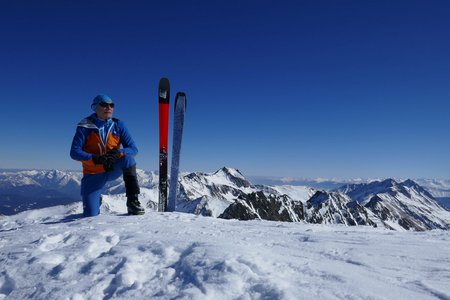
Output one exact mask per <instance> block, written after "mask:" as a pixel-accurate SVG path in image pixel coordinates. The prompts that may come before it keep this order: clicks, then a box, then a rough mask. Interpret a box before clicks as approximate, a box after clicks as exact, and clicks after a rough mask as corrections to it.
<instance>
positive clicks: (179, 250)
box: [0, 199, 450, 300]
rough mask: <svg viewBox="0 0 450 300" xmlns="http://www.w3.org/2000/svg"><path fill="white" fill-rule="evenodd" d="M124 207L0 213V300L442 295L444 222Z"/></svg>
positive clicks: (446, 245) (447, 235) (447, 238)
mask: <svg viewBox="0 0 450 300" xmlns="http://www.w3.org/2000/svg"><path fill="white" fill-rule="evenodd" d="M107 200H117V201H118V202H117V203H119V202H122V201H120V199H107ZM124 209H125V207H124V206H121V205H118V206H117V207H109V209H108V210H104V211H102V215H100V216H98V217H94V218H80V214H81V206H80V205H79V204H78V205H74V204H73V205H69V206H57V207H52V208H46V209H41V210H30V211H27V212H23V213H20V214H17V215H13V216H9V217H3V218H1V219H0V261H1V264H0V299H28V298H32V299H73V300H77V299H150V298H151V299H173V298H177V299H436V298H439V299H449V298H450V285H449V284H448V282H449V279H450V231H440V230H432V231H426V232H395V231H389V230H385V229H380V228H378V229H377V228H372V227H366V226H354V227H345V226H336V225H312V224H304V223H282V222H269V221H246V222H244V221H237V220H223V219H217V218H210V217H202V216H196V215H193V214H183V213H156V212H153V211H150V210H149V211H148V212H147V213H146V215H144V216H126V215H124V212H125V210H124Z"/></svg>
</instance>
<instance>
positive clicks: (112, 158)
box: [103, 149, 120, 172]
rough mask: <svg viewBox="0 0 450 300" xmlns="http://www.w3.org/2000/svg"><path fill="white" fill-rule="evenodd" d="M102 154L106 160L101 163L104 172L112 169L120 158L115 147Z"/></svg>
mask: <svg viewBox="0 0 450 300" xmlns="http://www.w3.org/2000/svg"><path fill="white" fill-rule="evenodd" d="M104 156H106V161H105V162H104V163H103V168H104V169H105V171H106V172H111V171H112V170H114V165H115V164H116V162H117V160H118V159H119V158H120V151H119V150H117V149H113V150H111V151H109V152H108V153H106V154H105V155H104Z"/></svg>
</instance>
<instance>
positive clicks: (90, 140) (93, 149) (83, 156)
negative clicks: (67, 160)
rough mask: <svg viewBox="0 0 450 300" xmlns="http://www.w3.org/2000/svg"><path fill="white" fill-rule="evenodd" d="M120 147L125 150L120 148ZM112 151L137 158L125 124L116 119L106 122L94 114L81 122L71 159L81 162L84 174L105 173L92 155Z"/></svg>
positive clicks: (134, 146) (78, 126) (135, 149)
mask: <svg viewBox="0 0 450 300" xmlns="http://www.w3.org/2000/svg"><path fill="white" fill-rule="evenodd" d="M120 145H122V146H123V148H122V149H121V148H120ZM112 149H117V150H119V151H120V156H121V157H123V156H124V155H131V156H135V155H136V154H137V153H138V149H137V147H136V144H135V143H134V141H133V138H132V137H131V135H130V133H129V132H128V129H127V128H126V127H125V124H124V123H123V122H122V121H120V120H119V119H116V118H111V119H108V120H106V121H104V120H100V119H98V118H97V115H96V114H95V113H94V114H92V115H90V116H89V117H87V118H84V119H83V120H81V121H80V122H79V123H78V125H77V129H76V132H75V136H74V137H73V141H72V147H71V149H70V157H71V158H72V159H74V160H77V161H81V163H82V164H83V174H97V173H102V172H105V169H104V168H103V165H96V164H94V162H93V161H92V155H93V154H95V155H103V154H105V153H107V152H109V151H111V150H112Z"/></svg>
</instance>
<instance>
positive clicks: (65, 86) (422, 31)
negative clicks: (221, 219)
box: [0, 0, 450, 178]
mask: <svg viewBox="0 0 450 300" xmlns="http://www.w3.org/2000/svg"><path fill="white" fill-rule="evenodd" d="M449 16H450V2H449V1H445V0H442V1H439V0H436V1H428V0H423V1H414V0H408V1H395V0H394V1H392V0H386V1H383V0H377V1H369V0H365V1H360V0H355V1H320V0H319V1H318V0H311V1H244V0H242V1H225V0H224V1H31V0H30V1H20V0H17V1H12V0H11V1H1V2H0V37H1V46H0V101H1V109H0V126H2V128H3V134H2V139H1V140H2V142H1V148H0V149H1V150H0V151H1V153H0V167H3V168H45V169H50V168H57V169H80V164H79V163H77V162H75V161H72V160H71V159H70V157H69V148H70V143H71V140H72V137H73V134H74V132H75V126H76V124H77V122H78V121H79V120H80V119H81V118H83V117H84V116H87V115H88V114H90V113H91V111H90V108H89V106H90V102H91V100H92V98H93V97H94V96H95V95H96V94H99V93H106V94H108V95H110V96H111V97H112V98H113V99H114V100H115V102H116V104H117V107H116V111H115V116H116V117H119V118H120V119H122V120H124V121H125V123H126V124H127V126H128V127H129V129H130V131H131V133H132V135H133V137H134V139H135V140H136V142H137V144H138V147H139V150H140V153H139V155H138V156H137V158H136V159H137V162H138V167H139V168H143V169H146V170H156V169H157V168H158V161H157V159H158V139H157V135H158V119H157V118H158V111H157V84H158V80H159V78H160V77H161V76H167V77H169V78H170V80H171V84H172V94H173V95H175V93H176V92H177V91H185V92H186V93H187V99H188V106H187V115H186V120H185V136H184V141H183V149H182V161H181V168H182V170H183V171H205V172H206V171H208V172H209V171H214V170H216V169H218V168H220V167H222V166H231V167H235V168H238V169H240V170H241V171H242V172H243V173H244V174H245V175H268V176H291V177H339V178H348V177H410V178H417V177H427V178H450V135H449V129H450V117H449V113H450V17H449Z"/></svg>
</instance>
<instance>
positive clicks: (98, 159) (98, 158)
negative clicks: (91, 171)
mask: <svg viewBox="0 0 450 300" xmlns="http://www.w3.org/2000/svg"><path fill="white" fill-rule="evenodd" d="M107 160H108V157H107V156H106V155H95V154H92V161H93V162H94V164H96V165H103V164H105V163H106V161H107Z"/></svg>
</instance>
